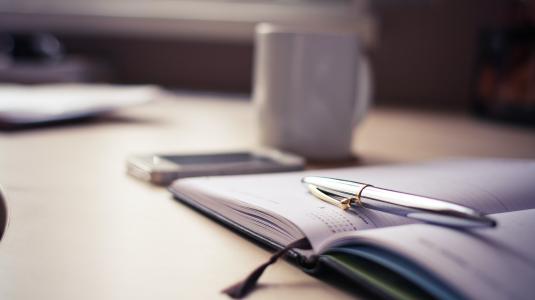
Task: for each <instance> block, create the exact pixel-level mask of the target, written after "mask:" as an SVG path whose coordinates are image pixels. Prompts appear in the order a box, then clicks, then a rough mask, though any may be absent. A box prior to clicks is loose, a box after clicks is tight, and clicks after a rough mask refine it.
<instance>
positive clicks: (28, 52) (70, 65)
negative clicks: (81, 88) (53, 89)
mask: <svg viewBox="0 0 535 300" xmlns="http://www.w3.org/2000/svg"><path fill="white" fill-rule="evenodd" d="M108 73H109V71H108V70H106V68H105V67H104V66H103V65H102V64H100V63H97V62H96V61H93V60H90V59H87V58H83V57H71V56H69V55H66V53H65V51H64V48H63V45H62V43H61V42H60V41H59V40H58V38H57V37H55V36H54V35H52V34H49V33H16V34H8V33H4V34H0V82H12V83H52V82H94V81H106V80H107V79H109V75H108Z"/></svg>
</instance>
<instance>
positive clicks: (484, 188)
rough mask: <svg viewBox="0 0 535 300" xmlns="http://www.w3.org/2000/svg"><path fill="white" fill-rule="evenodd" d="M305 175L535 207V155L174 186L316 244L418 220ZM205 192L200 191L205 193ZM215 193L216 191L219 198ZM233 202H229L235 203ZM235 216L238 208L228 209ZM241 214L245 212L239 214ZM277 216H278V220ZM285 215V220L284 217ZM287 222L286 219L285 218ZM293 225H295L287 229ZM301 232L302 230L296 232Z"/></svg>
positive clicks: (497, 205)
mask: <svg viewBox="0 0 535 300" xmlns="http://www.w3.org/2000/svg"><path fill="white" fill-rule="evenodd" d="M304 176H328V177H334V178H340V179H347V180H353V181H358V182H364V183H368V184H372V185H374V186H376V187H383V188H387V189H391V190H397V191H401V192H406V193H413V194H417V195H422V196H428V197H434V198H438V199H443V200H447V201H451V202H454V203H458V204H462V205H467V206H470V207H473V208H475V209H478V210H480V211H482V212H484V213H488V214H491V213H499V212H507V211H516V210H523V209H529V208H535V199H533V197H531V195H535V185H534V184H533V183H532V180H533V178H535V161H527V160H448V161H439V162H430V163H422V164H412V165H393V166H392V165H391V166H378V167H361V168H359V167H357V168H343V169H331V170H314V171H306V172H292V173H278V174H264V175H239V176H222V177H202V178H188V179H180V180H177V181H175V183H174V184H173V185H172V186H171V190H172V191H174V192H175V194H180V195H181V196H186V197H189V198H190V199H193V200H195V199H200V198H203V199H205V200H209V199H212V201H205V202H206V203H207V204H205V205H208V206H210V207H209V208H210V209H212V210H214V211H216V212H218V211H222V212H223V211H225V213H226V214H229V211H230V214H232V210H229V207H230V206H233V207H237V206H238V207H240V208H251V211H248V212H247V213H248V214H249V215H253V214H254V211H258V212H263V213H266V214H269V215H272V216H276V218H274V219H275V221H276V219H285V220H287V221H289V222H290V223H291V224H293V225H294V226H295V227H296V228H298V229H299V230H300V231H301V232H302V235H304V236H306V237H308V239H309V240H310V242H311V244H312V246H313V248H314V249H317V247H318V246H319V244H320V243H321V242H322V241H324V240H326V239H327V238H328V237H330V236H332V235H333V234H337V233H342V232H352V231H357V230H365V229H373V228H379V227H387V226H396V225H402V224H409V223H415V222H414V221H412V220H410V219H407V218H404V217H400V216H396V215H391V214H387V213H383V212H379V211H374V210H370V209H365V208H354V209H351V210H348V211H344V210H341V209H340V208H338V207H336V206H333V205H331V204H328V203H325V202H323V201H321V200H319V199H317V198H315V197H314V196H312V195H311V194H309V193H308V191H307V189H306V188H305V186H304V185H303V184H302V183H301V178H303V177H304ZM200 196H202V197H200ZM214 199H217V201H215V200H214ZM229 205H230V206H229ZM227 216H228V217H230V218H232V217H233V216H232V215H227ZM235 220H236V221H237V222H239V219H235ZM277 223H279V222H277ZM280 223H283V222H280ZM279 225H280V226H281V227H284V224H279ZM287 231H292V230H287ZM293 237H295V238H299V236H297V235H296V234H294V235H293Z"/></svg>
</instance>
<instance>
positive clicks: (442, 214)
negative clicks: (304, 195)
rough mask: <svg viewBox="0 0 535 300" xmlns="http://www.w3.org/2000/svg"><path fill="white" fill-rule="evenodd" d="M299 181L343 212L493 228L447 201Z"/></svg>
mask: <svg viewBox="0 0 535 300" xmlns="http://www.w3.org/2000/svg"><path fill="white" fill-rule="evenodd" d="M301 181H302V182H303V184H305V186H306V187H307V188H308V190H309V191H310V193H311V194H312V195H314V196H315V197H317V198H319V199H321V200H323V201H326V202H328V203H330V204H333V205H336V206H338V207H340V208H342V209H344V210H346V209H348V208H350V207H353V206H355V207H359V206H360V207H364V208H368V209H373V210H379V211H382V212H386V213H391V214H395V215H399V216H403V217H407V218H411V219H416V220H419V221H423V222H426V223H432V224H436V225H443V226H451V227H494V226H496V221H494V220H493V219H491V218H489V217H487V216H485V215H484V214H482V213H480V212H478V211H476V210H474V209H472V208H469V207H466V206H462V205H459V204H455V203H451V202H448V201H443V200H438V199H433V198H429V197H423V196H417V195H413V194H408V193H402V192H397V191H392V190H388V189H383V188H378V187H374V186H372V185H369V184H365V183H359V182H354V181H348V180H342V179H335V178H328V177H317V176H309V177H304V178H303V179H302V180H301Z"/></svg>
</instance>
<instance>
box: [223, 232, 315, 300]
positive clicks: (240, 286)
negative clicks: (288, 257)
mask: <svg viewBox="0 0 535 300" xmlns="http://www.w3.org/2000/svg"><path fill="white" fill-rule="evenodd" d="M311 248H312V247H311V246H310V243H309V242H308V240H307V239H306V238H302V239H300V240H297V241H294V242H292V243H290V244H288V246H286V247H285V248H284V249H281V250H279V251H277V252H275V254H273V255H272V256H271V258H270V259H269V260H268V261H267V262H265V263H263V264H261V265H260V266H259V267H258V268H256V269H255V270H254V271H253V272H251V274H249V275H248V276H247V277H246V278H245V279H244V280H242V281H240V282H238V283H235V284H233V285H231V286H229V287H228V288H226V289H224V290H223V291H221V292H222V293H225V294H227V295H229V296H230V297H231V298H234V299H239V298H243V297H245V296H247V294H249V293H250V292H252V291H253V290H254V289H255V287H256V282H257V281H258V279H259V278H260V276H262V273H264V271H265V270H266V268H267V267H268V266H269V265H272V264H274V263H275V262H276V261H277V259H279V258H280V257H282V256H284V255H285V254H286V253H287V252H288V251H290V250H291V249H302V250H308V249H311Z"/></svg>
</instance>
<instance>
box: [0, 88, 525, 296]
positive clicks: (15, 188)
mask: <svg viewBox="0 0 535 300" xmlns="http://www.w3.org/2000/svg"><path fill="white" fill-rule="evenodd" d="M220 98H221V97H217V96H210V95H203V96H195V95H182V96H169V97H167V98H166V99H162V100H161V101H158V102H156V103H152V104H151V105H147V106H143V107H137V108H131V109H127V110H124V111H122V112H120V113H118V114H116V115H114V116H113V117H109V118H104V119H101V120H97V121H95V122H83V123H76V124H72V125H70V126H53V127H48V128H36V129H30V130H25V131H15V132H7V133H0V170H1V172H0V183H1V184H2V185H3V188H4V190H5V191H6V192H7V193H6V194H7V195H6V198H7V205H8V210H9V216H10V223H9V225H8V229H7V231H6V234H5V235H4V239H3V240H2V241H1V242H0V299H50V300H52V299H53V300H60V299H69V300H70V299H173V300H176V299H193V298H195V299H214V298H218V297H221V298H223V299H225V298H226V297H223V296H222V295H221V294H219V291H220V290H221V288H223V287H226V286H227V285H228V284H230V283H233V282H235V281H236V280H238V279H241V278H242V277H243V276H244V275H245V274H247V273H248V272H249V271H250V270H251V269H252V268H253V267H256V266H257V265H258V264H259V263H261V262H263V261H265V259H266V258H267V257H268V255H269V252H268V251H267V250H265V249H262V248H261V247H258V246H257V245H255V244H254V243H251V242H250V241H248V240H245V239H243V238H242V237H240V236H239V235H237V234H236V233H234V232H232V231H230V230H228V229H226V228H224V227H222V226H221V225H219V224H218V223H215V222H214V221H212V220H210V219H208V218H206V217H205V216H203V215H200V214H198V213H196V212H194V211H193V210H192V209H190V208H189V207H187V206H185V205H183V204H181V203H179V202H177V201H174V200H173V199H172V198H171V196H170V194H169V193H168V192H167V191H166V190H165V189H163V188H158V187H153V186H150V185H148V184H144V183H142V182H139V181H137V180H135V179H133V178H130V177H128V176H126V174H125V158H126V156H127V155H129V154H132V153H151V152H174V151H200V150H202V151H219V150H226V149H236V148H248V147H250V146H253V145H255V132H254V126H252V124H253V112H252V107H251V104H250V103H249V102H246V101H238V100H235V99H232V97H229V99H220ZM355 151H356V152H357V153H358V154H359V156H360V158H361V160H360V162H361V163H364V164H374V163H383V162H403V161H417V160H424V159H425V160H427V159H433V158H440V157H445V156H500V157H506V156H507V157H532V158H535V131H533V130H530V129H515V128H512V127H509V126H504V125H499V124H492V123H486V122H483V121H477V120H473V119H471V118H470V117H467V116H463V115H446V114H433V113H424V112H412V111H402V110H395V109H376V110H373V111H372V112H371V114H370V115H369V117H368V118H367V120H366V121H365V122H364V123H363V124H362V125H361V128H360V129H359V130H358V131H357V132H356V143H355ZM261 282H262V283H264V284H265V285H267V286H268V288H262V289H259V290H258V291H257V292H256V293H254V294H253V296H252V297H251V299H277V298H278V299H281V298H284V299H290V298H306V299H310V300H311V299H327V298H330V299H334V298H336V299H349V298H352V297H353V295H351V294H348V293H347V292H344V291H342V290H338V289H336V288H334V287H332V286H330V285H328V284H326V283H324V282H322V281H319V280H317V279H315V278H313V277H310V276H307V275H305V274H304V273H302V272H301V271H300V270H298V269H297V268H295V267H294V266H292V265H291V264H289V263H287V262H281V263H278V264H276V265H275V266H273V267H272V268H270V269H268V271H267V273H266V274H265V276H264V277H263V278H262V279H261Z"/></svg>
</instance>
